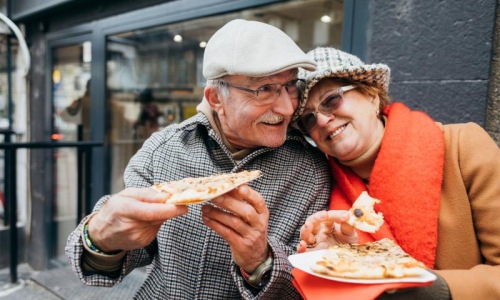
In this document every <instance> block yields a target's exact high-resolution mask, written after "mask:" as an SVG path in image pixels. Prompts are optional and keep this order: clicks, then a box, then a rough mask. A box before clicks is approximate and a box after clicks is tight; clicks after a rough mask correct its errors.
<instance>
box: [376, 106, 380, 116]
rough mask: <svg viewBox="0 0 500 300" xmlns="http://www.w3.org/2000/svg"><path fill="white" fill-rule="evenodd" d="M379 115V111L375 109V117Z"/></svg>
mask: <svg viewBox="0 0 500 300" xmlns="http://www.w3.org/2000/svg"><path fill="white" fill-rule="evenodd" d="M379 114H380V109H378V108H377V110H376V111H375V115H376V116H377V117H378V115H379Z"/></svg>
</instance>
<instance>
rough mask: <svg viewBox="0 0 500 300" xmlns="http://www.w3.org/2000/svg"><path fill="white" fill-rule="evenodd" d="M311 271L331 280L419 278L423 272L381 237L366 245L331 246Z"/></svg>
mask: <svg viewBox="0 0 500 300" xmlns="http://www.w3.org/2000/svg"><path fill="white" fill-rule="evenodd" d="M311 270H312V271H313V272H315V273H318V274H322V275H327V276H333V277H342V278H352V279H385V278H402V277H415V276H420V275H422V274H423V273H424V272H425V265H424V264H423V263H422V262H419V261H418V260H416V259H414V258H413V257H411V256H410V255H408V254H407V253H406V252H404V250H403V249H402V248H401V247H400V246H399V245H397V244H396V243H394V242H393V241H392V240H390V239H387V238H384V239H382V240H379V241H376V242H370V243H365V244H340V245H337V246H334V247H331V248H329V249H328V250H327V251H326V253H325V255H324V256H323V258H322V259H321V260H319V261H318V262H316V263H315V264H313V265H312V266H311Z"/></svg>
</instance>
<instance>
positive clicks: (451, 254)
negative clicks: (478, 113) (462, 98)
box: [436, 123, 500, 300]
mask: <svg viewBox="0 0 500 300" xmlns="http://www.w3.org/2000/svg"><path fill="white" fill-rule="evenodd" d="M439 125H440V126H441V128H442V129H443V132H444V136H445V143H446V152H445V164H444V180H443V185H442V194H441V207H440V212H439V229H438V247H437V253H436V269H437V270H439V271H437V272H438V273H439V274H440V275H441V276H442V277H443V278H444V279H445V280H446V282H447V284H448V286H449V288H450V292H451V295H452V298H453V299H454V300H456V299H500V149H499V148H498V146H497V145H496V144H495V143H494V141H493V140H492V139H491V138H490V137H489V135H488V134H487V133H486V132H485V131H484V130H483V129H482V128H481V127H479V126H478V125H477V124H474V123H468V124H455V125H444V126H443V125H441V124H439Z"/></svg>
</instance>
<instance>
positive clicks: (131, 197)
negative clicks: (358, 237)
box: [66, 20, 331, 299]
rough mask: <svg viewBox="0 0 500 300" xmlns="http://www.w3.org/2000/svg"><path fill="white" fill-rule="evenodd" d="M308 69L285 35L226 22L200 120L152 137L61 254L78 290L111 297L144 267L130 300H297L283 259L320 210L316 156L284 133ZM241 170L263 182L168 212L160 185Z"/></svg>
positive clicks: (320, 172) (322, 163)
mask: <svg viewBox="0 0 500 300" xmlns="http://www.w3.org/2000/svg"><path fill="white" fill-rule="evenodd" d="M299 67H302V68H305V69H308V70H314V68H315V64H314V62H313V61H312V60H310V59H309V58H308V57H307V56H306V55H305V53H304V52H303V51H302V50H301V49H300V48H299V47H298V46H297V45H296V44H295V43H294V42H293V41H292V40H291V39H290V38H289V37H288V36H287V35H286V34H285V33H283V32H282V31H280V30H279V29H277V28H275V27H272V26H270V25H267V24H264V23H260V22H255V21H246V20H233V21H231V22H229V23H227V24H226V25H225V26H223V27H222V28H221V29H219V31H217V32H216V33H215V34H214V35H213V37H212V38H211V39H210V41H209V42H208V44H207V47H206V49H205V56H204V66H203V75H204V76H205V78H206V79H207V86H206V88H205V91H204V96H205V97H204V100H203V101H202V103H201V104H200V105H199V106H198V110H199V113H198V114H197V115H195V116H194V117H192V118H190V119H188V120H186V121H184V122H182V123H180V124H177V125H171V126H169V127H167V128H165V129H164V130H162V131H161V132H157V133H155V134H153V136H151V138H149V139H148V140H147V141H146V142H145V143H144V145H143V147H142V148H141V149H140V150H139V151H138V153H137V154H136V155H135V156H134V157H133V158H132V159H131V161H130V162H129V165H128V166H127V169H126V171H125V184H126V186H127V188H126V189H125V190H123V191H121V192H119V193H117V194H115V195H112V196H105V197H103V198H102V199H100V201H99V202H98V203H97V205H96V207H95V209H94V212H93V213H92V214H91V215H89V216H88V217H86V218H84V220H82V223H81V224H80V225H79V226H78V228H76V230H75V231H74V232H73V233H72V234H71V235H70V236H69V238H68V244H67V246H66V253H67V256H68V258H69V260H70V262H71V265H72V266H73V269H74V270H75V272H76V273H77V274H78V275H79V277H80V278H81V279H82V281H84V282H85V283H86V284H89V285H104V286H111V285H113V284H116V283H118V282H120V281H121V280H122V279H123V277H124V276H125V275H126V274H128V273H129V272H130V271H131V270H132V269H133V268H136V267H140V266H145V265H150V266H149V272H148V276H147V279H146V281H145V282H144V284H143V286H142V287H141V288H140V290H139V291H138V294H137V295H136V298H137V299H153V298H165V299H239V298H245V299H250V298H258V299H270V298H273V299H274V298H278V297H279V298H283V299H294V298H300V296H299V295H298V294H297V292H296V290H295V289H294V288H293V286H292V283H291V280H292V275H291V273H290V271H291V266H290V264H289V262H288V260H287V256H288V255H290V254H292V253H294V248H295V245H296V244H297V243H298V242H299V240H300V239H299V228H300V226H301V225H302V224H303V223H304V221H305V220H306V217H307V216H309V215H311V214H312V213H313V212H316V211H318V210H323V209H326V207H327V203H328V200H329V193H330V190H331V178H330V175H329V171H328V169H327V165H328V164H327V162H326V160H325V158H324V155H323V154H321V153H320V152H319V151H317V150H316V149H313V148H312V147H311V146H310V145H309V144H307V143H306V141H305V140H304V139H303V138H302V136H300V135H298V134H296V133H294V131H289V128H288V125H289V123H290V121H291V118H292V115H293V113H294V111H295V109H296V108H297V106H298V102H299V91H298V88H297V69H298V68H299ZM241 170H260V171H261V172H262V174H263V176H261V177H260V178H258V179H256V180H254V181H252V182H251V183H249V184H248V185H243V186H240V187H239V188H237V189H235V190H233V191H231V192H229V193H227V194H226V195H224V196H221V197H218V198H216V199H214V200H212V201H211V202H210V204H205V205H192V206H189V212H188V208H187V207H186V206H175V205H170V204H165V203H164V202H165V196H164V195H163V194H161V193H159V192H156V191H155V190H153V189H151V188H150V187H151V185H153V184H155V183H159V182H165V181H172V180H179V179H182V178H186V177H203V176H209V175H212V174H218V173H229V172H238V171H241Z"/></svg>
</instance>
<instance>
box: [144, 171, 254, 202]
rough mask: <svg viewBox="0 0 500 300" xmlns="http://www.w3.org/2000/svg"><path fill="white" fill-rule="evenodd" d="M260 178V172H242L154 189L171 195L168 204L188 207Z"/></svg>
mask: <svg viewBox="0 0 500 300" xmlns="http://www.w3.org/2000/svg"><path fill="white" fill-rule="evenodd" d="M259 176H261V172H260V171H258V170H256V171H242V172H238V173H227V174H216V175H212V176H208V177H196V178H184V179H181V180H177V181H170V182H162V183H157V184H154V185H153V186H152V188H153V189H155V190H157V191H160V192H163V193H166V194H169V195H170V197H169V198H168V199H167V200H166V203H170V204H176V205H188V204H196V203H202V202H205V201H207V200H210V199H213V198H215V197H217V196H220V195H222V194H225V193H227V192H229V191H231V190H233V189H235V188H237V187H238V186H240V185H242V184H244V183H247V182H249V181H251V180H254V179H256V178H258V177H259Z"/></svg>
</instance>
